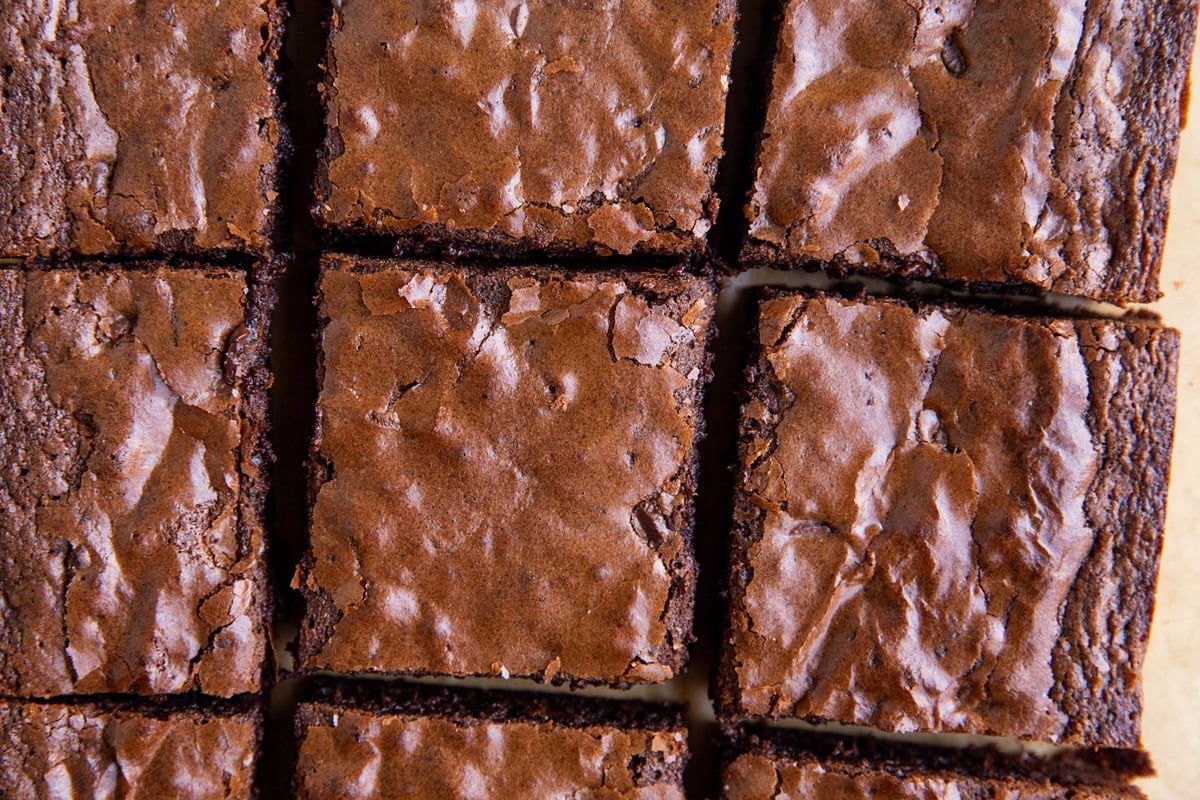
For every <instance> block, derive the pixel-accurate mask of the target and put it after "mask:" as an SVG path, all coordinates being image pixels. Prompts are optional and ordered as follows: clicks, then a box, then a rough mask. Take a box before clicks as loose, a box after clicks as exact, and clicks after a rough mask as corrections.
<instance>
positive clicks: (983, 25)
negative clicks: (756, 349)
mask: <svg viewBox="0 0 1200 800" xmlns="http://www.w3.org/2000/svg"><path fill="white" fill-rule="evenodd" d="M1195 24H1196V2H1195V0H1162V2H1151V1H1150V0H1137V1H1136V2H1130V3H1112V2H1108V0H1078V1H1077V2H1063V0H970V1H969V2H956V3H951V4H947V3H942V2H933V0H789V1H788V2H787V4H786V9H785V10H784V12H783V21H782V25H781V26H780V33H779V44H778V54H777V56H776V58H775V70H774V80H773V89H772V93H771V97H770V100H769V102H768V108H767V116H766V123H765V126H764V131H763V138H762V144H761V147H760V150H759V154H758V167H757V173H756V176H757V177H756V179H755V181H754V186H753V190H752V197H751V200H750V203H749V205H748V206H747V209H746V216H747V217H748V218H749V220H750V228H749V234H748V238H747V240H746V245H745V248H744V251H743V256H744V259H745V260H746V261H747V262H748V263H750V264H805V263H808V262H810V261H811V260H816V259H822V260H831V261H833V262H834V264H835V266H839V267H842V268H847V267H848V268H853V269H857V270H864V271H867V272H875V273H880V272H882V273H901V274H905V275H909V276H920V277H925V278H933V279H939V280H947V281H951V282H955V283H965V282H979V283H985V284H1008V283H1013V284H1028V285H1032V286H1037V287H1042V288H1045V289H1051V290H1053V291H1056V292H1064V293H1068V294H1078V295H1086V296H1088V297H1093V298H1097V299H1102V300H1108V301H1112V302H1116V303H1125V302H1129V301H1148V300H1154V299H1156V298H1157V297H1159V294H1160V293H1159V288H1158V274H1159V265H1160V263H1161V260H1162V247H1163V239H1164V235H1165V229H1166V223H1167V206H1168V201H1169V196H1170V189H1171V178H1172V176H1173V174H1174V172H1175V161H1176V156H1177V152H1178V146H1179V129H1180V123H1181V120H1182V117H1183V113H1184V108H1185V104H1186V87H1187V74H1188V65H1189V61H1190V59H1191V54H1192V43H1193V40H1194V36H1195Z"/></svg>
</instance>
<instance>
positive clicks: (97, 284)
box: [0, 269, 265, 697]
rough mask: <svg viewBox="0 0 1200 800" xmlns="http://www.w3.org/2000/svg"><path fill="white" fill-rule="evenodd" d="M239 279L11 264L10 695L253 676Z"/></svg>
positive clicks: (162, 687)
mask: <svg viewBox="0 0 1200 800" xmlns="http://www.w3.org/2000/svg"><path fill="white" fill-rule="evenodd" d="M245 294H246V284H245V278H244V277H243V276H242V275H241V274H240V273H233V272H223V271H214V272H210V273H205V272H201V271H197V270H186V269H180V270H173V271H169V272H168V271H157V270H150V271H143V272H113V273H107V274H98V273H80V272H73V271H66V270H63V271H54V272H28V273H23V272H21V271H20V270H13V269H9V270H3V271H0V322H2V325H0V329H2V332H0V370H2V371H3V378H2V380H0V414H2V415H3V416H4V418H5V419H6V420H8V422H7V424H6V426H5V430H4V433H3V434H0V464H3V467H2V470H3V472H2V473H0V474H2V478H0V531H3V547H2V548H0V586H3V587H4V592H3V594H2V595H0V598H2V602H0V693H4V694H15V695H20V696H27V697H28V696H48V695H56V694H69V693H76V692H79V693H101V692H134V693H142V694H158V693H170V692H180V691H187V690H200V691H203V692H207V693H210V694H217V695H231V694H235V693H239V692H246V691H255V690H257V689H258V687H259V683H260V676H261V672H262V662H263V658H264V651H265V640H264V632H263V626H264V621H263V620H262V619H261V618H260V611H259V608H260V604H261V602H262V597H261V596H260V593H261V590H260V589H259V588H258V581H259V578H260V577H261V576H260V572H261V562H260V556H261V552H260V550H261V544H262V543H261V541H248V540H247V539H246V536H245V535H244V534H243V533H242V532H241V531H240V530H239V506H238V504H239V486H240V479H239V471H238V458H239V449H240V447H241V429H240V426H241V419H240V416H239V408H240V404H241V399H242V396H241V391H242V390H241V387H240V385H239V383H238V382H236V381H235V380H233V378H232V377H231V376H230V375H227V369H228V368H229V365H230V364H231V363H232V362H231V359H233V360H236V356H235V355H234V354H232V353H231V352H230V347H231V346H232V345H235V344H236V340H237V338H238V336H239V332H240V331H242V330H244V329H243V328H241V327H240V326H242V324H243V321H244V313H245V311H244V304H245Z"/></svg>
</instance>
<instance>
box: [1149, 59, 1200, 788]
mask: <svg viewBox="0 0 1200 800" xmlns="http://www.w3.org/2000/svg"><path fill="white" fill-rule="evenodd" d="M1196 60H1198V61H1200V50H1198V52H1197V53H1196ZM1195 80H1197V77H1196V76H1195V73H1194V77H1193V82H1194V81H1195ZM1193 110H1194V111H1200V109H1195V108H1194V109H1193ZM1198 260H1200V118H1193V120H1192V124H1191V125H1190V126H1189V127H1188V128H1187V129H1186V130H1185V131H1184V134H1183V147H1182V150H1181V152H1180V159H1179V168H1178V172H1177V173H1176V178H1175V188H1174V192H1173V199H1172V205H1171V221H1170V224H1169V228H1168V230H1167V252H1166V263H1165V265H1164V268H1163V276H1162V290H1163V294H1165V295H1166V297H1164V298H1163V299H1162V300H1161V301H1159V302H1158V303H1155V304H1154V305H1152V306H1149V308H1152V309H1154V310H1155V311H1157V312H1159V313H1160V314H1162V315H1163V318H1164V320H1165V321H1166V322H1167V323H1168V324H1170V325H1172V326H1173V327H1176V328H1178V329H1179V330H1181V331H1182V332H1183V348H1182V357H1181V361H1180V372H1179V414H1178V418H1177V421H1176V423H1175V460H1174V464H1173V465H1172V469H1171V493H1170V497H1169V499H1168V501H1167V531H1166V541H1165V543H1164V547H1163V561H1162V569H1161V571H1160V573H1159V584H1158V605H1157V609H1156V611H1155V615H1154V627H1153V628H1152V630H1151V633H1150V650H1149V653H1148V654H1147V657H1146V671H1145V693H1146V694H1145V701H1146V707H1145V718H1144V721H1143V729H1142V738H1143V741H1144V743H1145V745H1146V747H1147V748H1149V750H1150V753H1151V754H1152V755H1153V756H1154V763H1155V766H1156V767H1157V768H1158V777H1156V778H1152V779H1150V780H1147V781H1145V782H1144V783H1143V784H1142V786H1143V788H1144V789H1145V790H1146V793H1147V794H1148V795H1149V796H1150V799H1151V800H1194V798H1200V534H1198V533H1197V530H1196V528H1197V525H1198V524H1200V486H1198V485H1197V483H1196V481H1195V480H1194V478H1193V476H1194V475H1195V474H1196V470H1197V467H1198V466H1200V274H1198V272H1197V262H1198Z"/></svg>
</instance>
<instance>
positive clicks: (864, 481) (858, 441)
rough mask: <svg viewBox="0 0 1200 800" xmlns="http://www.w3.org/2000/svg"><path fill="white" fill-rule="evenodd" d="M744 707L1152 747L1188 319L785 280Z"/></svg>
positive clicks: (768, 387)
mask: <svg viewBox="0 0 1200 800" xmlns="http://www.w3.org/2000/svg"><path fill="white" fill-rule="evenodd" d="M757 333H758V340H759V347H760V350H759V355H758V358H757V362H756V363H755V364H754V365H753V366H752V367H751V368H750V369H749V373H748V381H749V385H748V389H747V397H746V401H745V405H744V406H743V410H742V414H743V419H742V433H741V445H740V469H741V472H740V478H739V483H740V488H739V495H738V498H737V505H736V511H735V524H734V532H733V541H732V547H733V551H732V564H731V568H732V573H731V586H730V591H731V605H732V611H731V630H730V633H729V641H728V642H727V648H726V653H725V663H724V666H723V671H722V672H721V674H720V677H719V679H718V693H719V695H720V703H721V705H723V707H724V711H725V713H727V714H732V715H751V716H762V715H765V716H798V717H808V718H814V719H830V720H837V721H842V722H848V723H857V724H864V725H871V726H875V727H878V728H883V729H888V730H893V731H898V732H909V731H914V730H940V731H962V732H972V733H989V734H997V735H1014V736H1020V737H1026V738H1033V739H1042V740H1049V741H1057V742H1069V743H1080V744H1087V745H1089V746H1135V745H1136V744H1137V741H1138V735H1139V728H1140V714H1141V690H1140V669H1141V664H1142V660H1143V656H1144V654H1145V646H1146V637H1147V632H1148V627H1149V622H1150V615H1151V611H1152V607H1153V592H1154V586H1155V580H1156V576H1157V568H1158V557H1159V551H1160V547H1161V531H1162V525H1163V516H1164V511H1165V502H1166V489H1167V479H1168V464H1169V457H1170V446H1171V436H1172V431H1173V425H1174V410H1175V374H1176V361H1177V351H1178V335H1177V333H1176V332H1175V331H1172V330H1168V329H1163V328H1161V327H1159V326H1158V325H1157V324H1156V323H1155V322H1153V321H1149V320H1132V321H1115V320H1098V319H1074V320H1072V319H1044V318H1043V319H1033V318H1021V317H1014V316H1004V315H999V314H994V313H987V312H984V311H979V310H965V309H962V308H953V307H935V306H918V307H915V308H914V307H913V306H909V305H907V304H904V303H901V302H898V301H889V300H869V301H855V300H848V299H844V298H841V297H835V296H831V295H796V294H782V293H778V294H773V295H770V296H769V297H768V298H767V299H765V300H764V301H763V302H762V304H761V306H760V309H759V319H758V328H757Z"/></svg>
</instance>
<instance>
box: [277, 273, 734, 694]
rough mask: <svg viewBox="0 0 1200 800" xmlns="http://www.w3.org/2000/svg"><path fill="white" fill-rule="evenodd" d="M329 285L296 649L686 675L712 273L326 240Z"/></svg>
mask: <svg viewBox="0 0 1200 800" xmlns="http://www.w3.org/2000/svg"><path fill="white" fill-rule="evenodd" d="M319 305H320V317H321V320H322V331H321V334H320V350H321V359H322V366H321V371H320V377H319V384H320V397H319V403H318V409H317V421H316V431H315V437H314V442H313V463H314V469H313V486H312V495H313V496H312V502H313V507H312V511H311V530H310V543H309V549H308V552H307V554H306V556H305V558H304V560H303V562H302V564H301V567H300V570H299V572H298V574H297V576H296V584H297V585H298V586H299V588H300V589H301V590H302V591H303V594H304V596H305V600H306V606H307V609H306V615H305V619H304V624H303V626H302V628H301V632H300V646H299V657H300V664H301V666H302V667H303V668H305V669H326V670H335V671H342V672H360V671H372V672H385V673H411V674H445V675H459V676H463V675H491V676H500V677H508V676H510V675H512V676H524V677H535V678H537V679H539V680H548V681H554V682H571V683H604V684H614V685H624V684H628V683H635V682H644V681H661V680H665V679H667V678H669V677H671V676H672V675H674V674H675V673H677V672H678V671H679V670H680V668H681V667H682V666H683V664H684V661H685V659H686V652H687V650H686V648H687V644H688V642H689V640H690V639H691V630H692V620H691V617H692V607H693V599H694V591H695V578H696V574H695V564H694V557H693V546H692V523H693V496H694V492H695V482H696V468H697V464H696V444H697V442H698V440H699V438H700V436H701V433H702V431H701V417H700V410H701V409H700V404H701V394H702V391H703V387H704V384H705V382H706V380H707V377H708V374H709V357H708V354H707V346H706V345H707V339H708V336H709V333H710V330H711V326H710V323H711V320H712V314H713V309H714V305H715V296H714V291H713V286H712V283H711V282H710V281H709V280H708V279H706V278H703V277H696V276H691V275H684V274H677V273H671V272H643V273H636V272H628V273H616V272H580V271H575V272H561V271H558V270H556V269H554V268H507V269H484V270H477V269H475V268H473V267H470V266H458V267H456V266H449V265H442V264H436V263H431V262H421V261H396V260H392V261H388V260H382V261H381V260H373V259H359V258H354V257H350V256H338V255H330V256H326V257H325V259H324V262H323V272H322V277H321V279H320V299H319Z"/></svg>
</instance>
